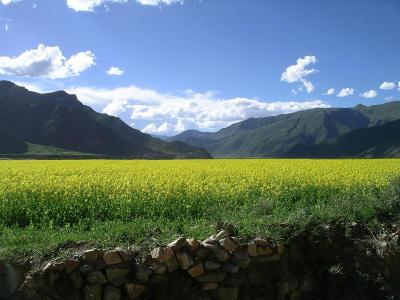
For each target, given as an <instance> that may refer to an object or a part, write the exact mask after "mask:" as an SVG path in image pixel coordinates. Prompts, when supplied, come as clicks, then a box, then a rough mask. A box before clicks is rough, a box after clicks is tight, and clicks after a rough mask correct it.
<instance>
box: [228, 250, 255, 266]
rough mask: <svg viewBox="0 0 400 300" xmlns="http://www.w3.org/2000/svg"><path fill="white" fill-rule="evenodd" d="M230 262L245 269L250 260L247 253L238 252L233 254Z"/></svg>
mask: <svg viewBox="0 0 400 300" xmlns="http://www.w3.org/2000/svg"><path fill="white" fill-rule="evenodd" d="M232 261H233V262H234V263H235V264H236V265H238V266H239V267H241V268H247V267H248V266H249V265H250V263H251V259H250V257H249V255H248V253H247V252H245V251H239V252H236V253H234V254H233V256H232Z"/></svg>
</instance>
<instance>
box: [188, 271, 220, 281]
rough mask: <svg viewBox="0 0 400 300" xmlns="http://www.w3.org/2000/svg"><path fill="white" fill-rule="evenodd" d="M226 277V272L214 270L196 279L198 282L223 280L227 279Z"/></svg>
mask: <svg viewBox="0 0 400 300" xmlns="http://www.w3.org/2000/svg"><path fill="white" fill-rule="evenodd" d="M225 277H226V273H225V272H214V273H207V274H204V275H201V276H199V277H197V278H195V279H196V281H198V282H221V281H223V280H224V279H225Z"/></svg>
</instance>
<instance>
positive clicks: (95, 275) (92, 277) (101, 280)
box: [86, 271, 107, 284]
mask: <svg viewBox="0 0 400 300" xmlns="http://www.w3.org/2000/svg"><path fill="white" fill-rule="evenodd" d="M86 279H87V280H88V281H89V283H91V284H105V283H107V278H106V276H105V275H104V274H103V272H101V271H93V272H90V273H89V274H87V276H86Z"/></svg>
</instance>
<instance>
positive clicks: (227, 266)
mask: <svg viewBox="0 0 400 300" xmlns="http://www.w3.org/2000/svg"><path fill="white" fill-rule="evenodd" d="M222 270H224V271H225V272H227V273H230V274H236V273H237V272H239V266H237V265H234V264H231V263H225V264H224V265H223V266H222Z"/></svg>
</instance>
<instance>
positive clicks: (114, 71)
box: [107, 67, 124, 76]
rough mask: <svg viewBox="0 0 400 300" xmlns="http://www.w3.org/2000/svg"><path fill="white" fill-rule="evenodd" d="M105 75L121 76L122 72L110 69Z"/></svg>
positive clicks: (114, 68) (115, 68)
mask: <svg viewBox="0 0 400 300" xmlns="http://www.w3.org/2000/svg"><path fill="white" fill-rule="evenodd" d="M107 74H108V75H110V76H121V75H122V74H124V71H123V70H121V69H120V68H118V67H111V68H109V69H108V70H107Z"/></svg>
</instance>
